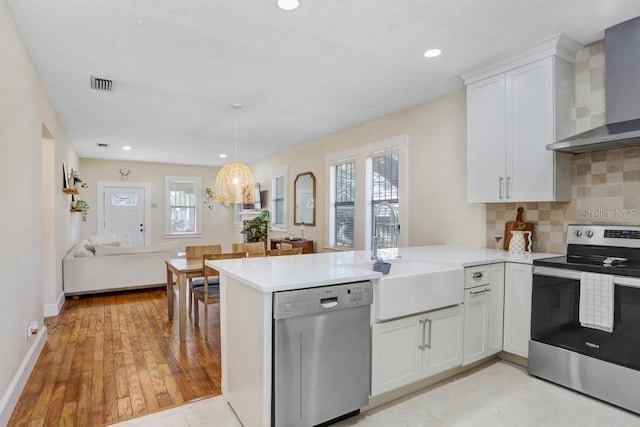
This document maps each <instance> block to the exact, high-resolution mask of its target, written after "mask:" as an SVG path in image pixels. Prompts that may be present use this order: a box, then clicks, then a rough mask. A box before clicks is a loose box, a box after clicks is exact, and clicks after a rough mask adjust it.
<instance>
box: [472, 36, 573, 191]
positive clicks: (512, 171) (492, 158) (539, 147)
mask: <svg viewBox="0 0 640 427" xmlns="http://www.w3.org/2000/svg"><path fill="white" fill-rule="evenodd" d="M579 48H580V45H578V44H577V43H575V42H573V41H572V40H570V39H568V38H566V37H565V36H556V37H553V38H551V39H547V40H544V41H543V42H541V43H540V44H538V45H536V46H533V47H531V48H529V49H527V50H526V51H523V52H518V53H516V54H511V55H509V56H506V57H503V58H500V59H499V60H496V61H495V62H492V63H489V64H485V65H483V66H482V67H479V68H478V69H476V70H473V71H471V72H469V73H465V74H463V76H462V77H463V79H464V81H465V84H466V85H467V200H468V201H469V202H470V203H491V202H527V201H529V202H537V201H566V200H570V199H571V157H570V155H566V154H560V153H554V152H552V151H548V150H547V149H546V145H547V144H550V143H552V142H554V141H556V140H557V139H560V138H563V137H564V136H568V135H569V134H570V133H571V129H572V120H571V102H572V98H573V85H574V83H573V82H574V71H573V62H574V58H575V54H576V53H577V51H578V49H579Z"/></svg>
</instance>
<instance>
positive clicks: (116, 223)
mask: <svg viewBox="0 0 640 427" xmlns="http://www.w3.org/2000/svg"><path fill="white" fill-rule="evenodd" d="M150 199H151V184H149V183H133V182H132V183H125V182H98V212H97V213H98V234H105V233H113V234H116V235H118V236H129V238H130V239H131V244H132V245H133V246H144V245H148V244H149V243H150V240H151V238H150V236H151V233H150V225H151V221H150V217H149V215H150V208H151V202H150Z"/></svg>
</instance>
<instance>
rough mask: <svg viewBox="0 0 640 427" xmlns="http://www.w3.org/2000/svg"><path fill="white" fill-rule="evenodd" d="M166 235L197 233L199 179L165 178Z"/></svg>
mask: <svg viewBox="0 0 640 427" xmlns="http://www.w3.org/2000/svg"><path fill="white" fill-rule="evenodd" d="M166 190H167V234H169V235H172V234H195V233H199V232H200V230H199V218H198V216H199V213H200V205H199V199H200V178H196V177H167V178H166Z"/></svg>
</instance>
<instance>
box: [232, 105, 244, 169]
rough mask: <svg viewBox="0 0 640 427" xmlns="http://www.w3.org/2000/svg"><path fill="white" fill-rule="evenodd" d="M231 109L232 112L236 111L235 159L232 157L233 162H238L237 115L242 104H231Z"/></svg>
mask: <svg viewBox="0 0 640 427" xmlns="http://www.w3.org/2000/svg"><path fill="white" fill-rule="evenodd" d="M231 106H232V107H233V109H234V110H236V131H235V134H236V146H235V151H236V152H235V157H234V159H233V160H234V161H236V162H237V161H238V115H239V114H240V109H241V108H242V104H232V105H231Z"/></svg>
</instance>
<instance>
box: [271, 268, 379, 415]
mask: <svg viewBox="0 0 640 427" xmlns="http://www.w3.org/2000/svg"><path fill="white" fill-rule="evenodd" d="M372 296H373V295H372V285H371V282H370V281H365V282H356V283H347V284H341V285H334V286H324V287H318V288H309V289H301V290H294V291H285V292H277V293H275V294H274V297H273V319H274V320H273V341H274V342H273V351H274V355H273V401H272V420H271V421H272V422H271V424H272V425H273V426H276V427H289V426H295V427H303V426H315V425H318V424H322V423H325V422H327V421H331V420H334V419H336V418H343V417H345V416H349V415H353V414H355V413H358V412H359V410H360V408H362V407H363V406H366V405H367V404H368V403H369V387H370V382H371V332H370V317H369V316H370V315H369V312H370V308H371V307H370V306H371V301H372Z"/></svg>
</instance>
